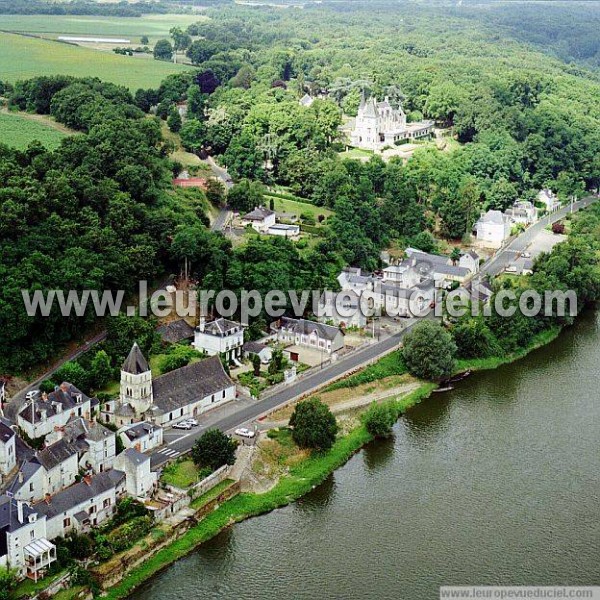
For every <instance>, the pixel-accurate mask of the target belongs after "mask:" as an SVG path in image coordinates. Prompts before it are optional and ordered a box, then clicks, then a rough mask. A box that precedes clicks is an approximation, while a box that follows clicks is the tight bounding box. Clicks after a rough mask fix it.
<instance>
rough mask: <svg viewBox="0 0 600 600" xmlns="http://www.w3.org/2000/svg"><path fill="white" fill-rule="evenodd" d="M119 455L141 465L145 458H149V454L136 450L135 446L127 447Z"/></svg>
mask: <svg viewBox="0 0 600 600" xmlns="http://www.w3.org/2000/svg"><path fill="white" fill-rule="evenodd" d="M119 456H124V457H126V458H127V460H128V461H129V462H131V463H132V464H134V465H141V464H143V463H145V462H146V461H147V460H150V456H148V455H147V454H142V453H141V452H138V451H137V450H136V449H135V448H127V450H123V452H121V454H119Z"/></svg>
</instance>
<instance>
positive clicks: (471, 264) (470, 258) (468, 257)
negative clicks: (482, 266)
mask: <svg viewBox="0 0 600 600" xmlns="http://www.w3.org/2000/svg"><path fill="white" fill-rule="evenodd" d="M480 259H481V257H480V256H479V254H477V252H475V250H469V251H468V252H465V253H464V254H461V255H460V260H459V261H458V266H459V267H464V268H465V269H469V271H471V273H479V261H480Z"/></svg>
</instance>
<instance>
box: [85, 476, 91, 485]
mask: <svg viewBox="0 0 600 600" xmlns="http://www.w3.org/2000/svg"><path fill="white" fill-rule="evenodd" d="M83 481H85V483H86V484H87V485H92V478H91V477H90V476H89V475H86V476H85V477H84V478H83Z"/></svg>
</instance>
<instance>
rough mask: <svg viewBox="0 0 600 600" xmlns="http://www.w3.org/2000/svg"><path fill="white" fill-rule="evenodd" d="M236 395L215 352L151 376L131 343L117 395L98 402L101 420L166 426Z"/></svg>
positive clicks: (125, 423)
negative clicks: (177, 367) (143, 422)
mask: <svg viewBox="0 0 600 600" xmlns="http://www.w3.org/2000/svg"><path fill="white" fill-rule="evenodd" d="M235 397H236V388H235V383H233V381H232V380H231V379H230V377H229V375H227V373H225V369H224V368H223V364H222V363H221V359H220V358H219V356H212V357H210V358H206V359H204V360H200V361H198V362H194V363H192V364H189V365H187V366H185V367H181V368H180V369H175V370H173V371H169V372H168V373H165V374H164V375H161V376H160V377H156V378H153V377H152V371H151V370H150V366H149V364H148V361H147V360H146V358H145V357H144V355H143V353H142V351H141V350H140V347H139V346H138V345H137V343H135V344H134V345H133V347H132V348H131V351H130V352H129V355H128V356H127V358H126V359H125V362H124V363H123V366H122V367H121V386H120V393H119V398H117V399H115V400H109V401H107V402H103V403H102V407H101V411H100V412H101V415H102V420H103V421H104V422H106V423H114V424H115V425H117V427H122V426H123V425H129V424H131V423H137V422H139V421H150V422H152V423H155V424H156V425H161V426H163V427H164V426H169V425H173V424H174V423H175V422H177V421H180V420H181V419H184V418H191V417H193V418H197V417H198V416H199V415H200V413H203V412H205V411H207V410H209V409H211V408H215V407H216V406H220V405H221V404H225V403H226V402H229V401H230V400H234V399H235Z"/></svg>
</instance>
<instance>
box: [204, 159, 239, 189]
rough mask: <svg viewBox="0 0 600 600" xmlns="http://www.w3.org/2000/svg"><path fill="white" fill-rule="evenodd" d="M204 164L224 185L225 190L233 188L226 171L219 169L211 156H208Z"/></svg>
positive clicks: (231, 180)
mask: <svg viewBox="0 0 600 600" xmlns="http://www.w3.org/2000/svg"><path fill="white" fill-rule="evenodd" d="M204 162H206V164H207V165H208V166H209V167H210V168H211V170H212V172H213V173H214V174H215V175H216V176H217V177H218V178H219V179H220V180H221V181H222V182H223V183H224V184H225V187H226V188H227V189H231V188H232V187H233V179H232V178H231V175H230V174H229V173H228V172H227V169H224V168H223V167H220V166H219V165H218V164H217V163H216V162H215V160H214V159H213V157H212V156H209V157H208V158H207V159H205V161H204Z"/></svg>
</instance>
